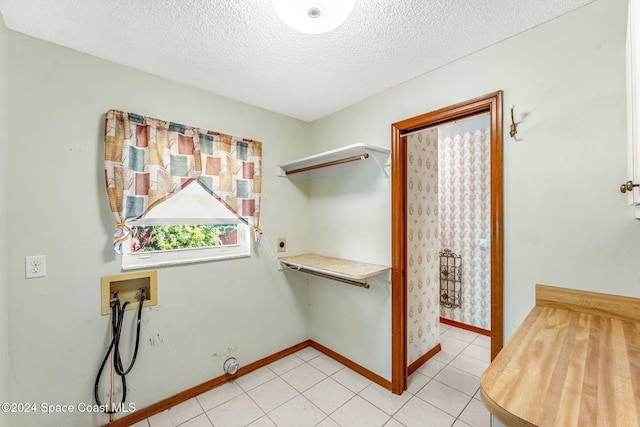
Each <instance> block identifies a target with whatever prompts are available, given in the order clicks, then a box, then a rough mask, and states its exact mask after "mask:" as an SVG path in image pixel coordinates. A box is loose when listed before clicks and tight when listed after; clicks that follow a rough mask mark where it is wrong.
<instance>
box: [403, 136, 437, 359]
mask: <svg viewBox="0 0 640 427" xmlns="http://www.w3.org/2000/svg"><path fill="white" fill-rule="evenodd" d="M407 186H408V188H407V210H408V212H407V233H408V236H407V259H408V261H407V262H408V265H407V286H408V294H407V310H408V313H407V315H408V317H407V340H408V343H407V344H408V354H407V359H408V360H407V362H408V364H409V365H411V363H413V362H415V361H416V360H417V359H419V358H420V357H421V356H423V355H424V354H425V353H427V352H428V351H429V350H431V349H432V348H433V347H435V346H436V345H437V344H438V343H439V342H440V308H439V306H440V302H439V298H440V293H439V284H438V268H439V260H438V251H439V250H440V240H439V238H438V233H439V226H438V131H437V129H429V130H426V131H424V132H420V133H417V134H412V135H409V136H408V137H407Z"/></svg>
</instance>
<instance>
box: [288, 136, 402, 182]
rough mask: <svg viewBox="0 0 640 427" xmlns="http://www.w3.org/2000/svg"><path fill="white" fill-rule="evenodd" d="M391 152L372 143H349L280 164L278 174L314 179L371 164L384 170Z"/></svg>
mask: <svg viewBox="0 0 640 427" xmlns="http://www.w3.org/2000/svg"><path fill="white" fill-rule="evenodd" d="M389 153H390V151H389V150H387V149H385V148H380V147H375V146H372V145H366V144H353V145H348V146H346V147H342V148H338V149H336V150H331V151H326V152H324V153H320V154H316V155H313V156H309V157H304V158H302V159H298V160H293V161H291V162H288V163H284V164H281V165H279V166H278V176H284V177H289V178H300V179H314V178H319V177H322V176H327V175H333V174H337V173H343V172H347V171H350V170H354V169H359V168H361V167H363V166H366V167H369V166H371V165H377V166H379V167H380V168H381V169H382V170H383V171H384V169H383V167H384V164H385V162H386V161H387V157H389ZM385 173H386V172H385Z"/></svg>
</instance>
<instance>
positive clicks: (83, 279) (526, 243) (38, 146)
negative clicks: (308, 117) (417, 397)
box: [0, 0, 640, 427]
mask: <svg viewBox="0 0 640 427" xmlns="http://www.w3.org/2000/svg"><path fill="white" fill-rule="evenodd" d="M625 16H626V2H625V1H618V0H598V1H596V2H595V3H592V4H590V5H589V6H586V7H584V8H582V9H580V10H578V11H575V12H573V13H570V14H567V15H565V16H563V17H560V18H558V19H556V20H554V21H552V22H549V23H547V24H544V25H541V26H539V27H537V28H535V29H533V30H531V31H528V32H526V33H523V34H521V35H518V36H516V37H513V38H511V39H509V40H506V41H504V42H502V43H498V44H496V45H494V46H492V47H490V48H487V49H485V50H483V51H481V52H478V53H475V54H473V55H470V56H468V57H466V58H463V59H461V60H459V61H456V62H454V63H452V64H449V65H447V66H444V67H442V68H440V69H438V70H435V71H433V72H430V73H428V74H425V75H423V76H420V77H419V78H416V79H414V80H412V81H410V82H407V83H405V84H402V85H399V86H397V87H394V88H392V89H390V90H387V91H385V92H382V93H380V94H378V95H376V96H373V97H371V98H369V99H367V100H364V101H362V102H360V103H358V104H356V105H354V106H352V107H349V108H346V109H344V110H342V111H340V112H338V113H335V114H333V115H331V116H329V117H326V118H324V119H322V120H318V121H316V122H313V123H311V124H305V123H302V122H299V121H296V120H293V119H290V118H286V117H283V116H280V115H277V114H273V113H270V112H266V111H264V110H260V109H257V108H254V107H251V106H247V105H245V104H241V103H237V102H234V101H231V100H228V99H225V98H222V97H218V96H214V95H211V94H207V93H205V92H203V91H199V90H196V89H193V88H189V87H187V86H183V85H179V84H175V83H172V82H169V81H166V80H164V79H161V78H158V77H154V76H151V75H149V74H145V73H142V72H139V71H135V70H132V69H129V68H126V67H122V66H119V65H116V64H113V63H110V62H107V61H103V60H100V59H97V58H94V57H91V56H88V55H85V54H82V53H78V52H75V51H72V50H68V49H65V48H62V47H59V46H55V45H52V44H49V43H45V42H42V41H39V40H36V39H33V38H30V37H26V36H24V35H21V34H18V33H13V32H8V55H9V57H8V65H7V61H6V56H5V54H3V53H2V52H3V50H2V48H1V46H4V51H5V52H6V45H7V31H6V30H4V29H0V91H6V89H7V75H8V85H9V97H8V110H9V111H8V123H9V125H8V126H6V123H7V117H6V114H7V113H6V111H7V104H5V105H4V106H3V105H2V104H0V125H2V124H5V126H0V129H8V133H7V132H6V131H3V132H5V133H4V134H3V133H0V153H3V154H2V155H0V162H1V163H0V170H2V171H3V173H5V174H7V176H10V182H11V186H8V185H7V180H6V179H3V180H0V197H1V198H2V200H5V201H7V200H8V202H9V203H4V205H5V206H6V205H8V206H9V208H8V209H9V211H8V218H7V219H6V220H4V221H3V220H2V217H1V215H2V213H0V224H2V225H0V227H2V229H0V233H3V234H4V235H6V236H7V237H8V242H9V248H10V249H9V251H8V256H5V257H1V256H0V260H6V261H0V280H5V279H6V278H8V297H9V298H10V300H11V301H12V304H11V306H10V308H9V310H8V311H9V329H10V330H11V339H10V349H11V359H10V361H9V363H5V362H6V361H5V359H6V355H3V353H2V352H0V367H2V368H0V369H3V370H2V371H0V374H5V373H6V372H7V371H8V366H11V367H12V374H11V377H10V379H11V383H10V391H11V393H10V395H9V398H10V400H13V401H35V402H49V403H60V404H77V403H79V402H87V403H90V402H91V401H92V396H93V393H92V387H93V380H94V376H95V373H96V370H97V367H98V364H99V362H100V360H101V358H102V354H103V352H104V350H105V346H106V342H107V339H108V324H109V320H108V318H107V317H102V316H100V314H99V306H100V302H99V293H98V287H99V280H100V277H101V276H104V275H113V274H117V273H118V272H119V262H118V260H117V259H116V258H115V256H114V254H113V252H112V250H111V245H110V242H109V236H110V235H111V233H112V232H113V225H114V224H113V220H112V217H111V215H110V213H109V208H108V205H107V201H106V195H105V192H104V188H103V185H104V183H103V177H102V133H103V121H104V113H105V112H106V111H107V110H108V109H109V108H118V109H121V110H125V111H132V112H136V113H139V114H144V115H150V116H154V117H158V118H163V119H169V120H173V121H177V122H184V123H186V124H192V125H197V126H202V127H204V128H207V129H211V130H217V131H220V132H225V133H229V134H234V135H238V136H243V137H248V138H253V139H257V140H261V141H262V142H263V143H264V155H265V156H264V171H265V173H264V185H263V189H264V192H263V194H264V196H263V203H262V208H263V209H262V211H263V214H262V225H263V228H264V230H265V232H266V238H267V243H270V244H271V246H272V247H275V240H276V238H278V237H286V238H287V247H288V251H287V253H286V254H298V253H303V252H307V251H313V252H316V253H320V254H325V255H331V256H338V257H343V258H348V259H355V260H361V261H368V262H373V263H378V264H387V265H390V263H391V234H392V230H391V229H390V218H391V214H390V181H389V179H387V178H386V177H385V176H384V174H382V173H381V172H380V171H379V170H376V169H372V170H371V171H369V172H364V173H362V174H360V175H348V174H347V175H341V176H336V177H330V178H326V179H321V180H316V181H311V182H309V183H307V182H300V181H294V180H288V179H284V178H277V177H276V174H275V170H276V165H277V163H279V162H281V161H285V160H292V159H295V158H299V157H303V156H306V155H309V154H313V153H317V152H320V151H324V150H327V149H333V148H336V147H339V146H342V145H347V144H351V143H355V142H364V143H367V144H373V145H378V146H382V147H389V146H390V124H391V123H393V122H396V121H399V120H402V119H406V118H409V117H413V116H416V115H418V114H422V113H425V112H428V111H432V110H434V109H437V108H441V107H444V106H447V105H451V104H454V103H457V102H460V101H464V100H467V99H471V98H474V97H477V96H480V95H484V94H487V93H489V92H493V91H495V90H500V89H502V90H504V100H505V111H507V110H506V108H507V106H508V105H509V104H511V103H514V104H516V105H517V108H516V117H517V119H518V120H521V121H522V124H521V125H520V127H519V140H518V141H514V140H511V139H510V138H509V137H508V132H507V131H508V123H506V120H505V135H506V138H505V144H504V154H505V158H504V167H505V170H504V184H505V210H504V214H505V230H504V240H505V311H504V313H505V333H506V336H507V337H508V336H510V335H511V334H512V333H513V331H514V330H515V328H516V327H517V326H518V324H519V323H520V322H521V321H522V319H523V318H524V316H525V315H526V313H528V311H529V310H530V308H531V307H532V306H533V302H534V284H535V283H545V284H550V285H558V286H567V287H573V288H579V289H586V290H594V291H600V292H609V293H617V294H623V295H631V296H639V295H640V292H639V291H638V290H637V288H636V284H637V283H639V282H640V272H638V271H637V269H636V268H635V267H636V265H635V261H636V260H637V259H638V256H639V255H640V247H639V246H638V245H637V244H636V242H637V241H638V239H639V238H640V224H639V223H638V222H637V221H636V220H635V219H633V218H632V212H631V209H629V208H627V207H626V206H625V198H624V196H622V195H620V194H619V193H618V192H617V188H618V186H619V184H620V183H621V182H623V181H624V180H625V179H626V173H625V167H626V158H625V156H626V148H625V88H624V80H625V79H624V32H625V21H626V18H625ZM425 54H428V48H427V47H425ZM2 58H5V59H4V60H3V59H2ZM7 68H8V70H7ZM0 99H6V97H0ZM507 116H508V115H505V119H506V118H507ZM9 141H10V143H9ZM309 141H310V142H311V146H310V145H309V144H308V142H309ZM7 145H8V157H7V156H6V155H5V154H7V153H6V151H7ZM8 158H11V162H9V161H8ZM308 196H311V197H308ZM307 242H309V243H307ZM0 250H6V248H4V247H3V248H2V249H0ZM38 254H45V255H47V270H48V274H47V277H45V278H41V279H30V280H25V279H24V271H23V270H24V257H25V256H26V255H38ZM3 262H4V263H5V264H3ZM309 283H310V284H309ZM3 292H4V293H5V294H6V293H7V291H6V290H4V288H3V286H2V285H0V302H1V301H4V300H6V299H5V298H3V297H4V296H6V295H3ZM158 293H159V304H158V306H157V307H156V308H153V309H149V310H146V311H145V313H144V316H145V320H144V321H143V346H142V348H141V350H140V355H139V361H138V364H139V365H137V366H136V368H134V371H133V372H132V374H131V376H130V377H129V379H128V381H129V385H130V388H131V389H130V391H129V401H131V402H135V403H136V404H137V405H138V406H139V407H144V406H147V405H149V404H151V403H154V402H157V401H158V400H161V399H163V398H165V397H167V396H170V395H172V394H175V393H177V392H180V391H182V390H184V389H187V388H189V387H192V386H194V385H196V384H199V383H202V382H203V381H206V380H207V379H210V378H214V377H216V376H218V375H220V374H221V373H222V362H223V360H224V358H225V357H226V356H227V355H228V354H235V353H237V355H238V357H239V359H240V362H241V364H247V363H250V362H252V361H254V360H257V359H259V358H261V357H264V356H266V355H269V354H272V353H274V352H276V351H279V350H281V349H283V348H285V347H287V346H290V345H293V344H296V343H298V342H300V341H302V340H304V339H306V338H311V339H314V340H316V341H318V342H319V343H321V344H323V345H325V346H327V347H329V348H331V349H333V350H335V351H337V352H338V353H340V354H342V355H344V356H347V357H349V358H350V359H352V360H353V361H355V362H356V363H359V364H361V365H363V366H365V367H366V368H368V369H370V370H372V371H374V372H376V373H378V374H380V375H382V376H384V377H386V378H390V342H391V318H390V292H389V283H388V282H386V283H385V282H384V281H382V280H381V281H380V282H376V283H373V286H372V288H371V289H369V290H364V289H360V288H356V287H350V286H348V285H343V284H340V283H337V282H336V283H334V282H329V281H324V280H322V279H317V278H312V279H311V280H309V279H308V278H307V277H306V276H303V275H300V274H297V273H292V272H280V271H277V270H276V268H275V261H274V260H273V258H272V256H271V255H270V254H268V252H267V251H266V250H264V248H259V249H257V250H256V251H255V254H254V256H253V257H252V258H251V259H246V260H234V261H222V262H216V263H205V264H199V265H191V266H183V267H172V268H163V269H160V270H159V285H158ZM1 309H2V307H0V310H1ZM2 312H6V310H3V311H2ZM129 319H130V317H129ZM7 334H8V333H7V328H6V327H3V323H2V319H1V318H0V342H3V341H4V340H5V339H3V337H6V336H7ZM265 337H268V338H266V339H265ZM43 355H46V357H43ZM3 384H4V382H3ZM2 387H3V386H2V385H0V397H2V393H5V395H6V393H7V392H8V390H7V388H6V387H7V386H6V385H4V387H5V388H4V389H3V388H2ZM0 422H1V419H0ZM104 422H106V417H104V416H95V415H88V416H87V415H82V414H77V413H76V414H73V415H71V416H69V415H67V416H65V415H56V416H53V417H52V416H48V417H47V416H43V415H35V416H30V417H16V418H14V419H12V420H11V422H10V425H11V426H18V427H20V426H36V427H37V426H48V425H54V424H55V425H68V426H91V425H100V424H102V423H104ZM0 425H1V424H0Z"/></svg>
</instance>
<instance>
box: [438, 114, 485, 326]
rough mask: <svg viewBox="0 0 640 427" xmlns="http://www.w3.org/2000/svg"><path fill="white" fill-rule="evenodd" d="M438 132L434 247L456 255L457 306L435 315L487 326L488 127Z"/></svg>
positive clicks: (443, 308) (442, 308)
mask: <svg viewBox="0 0 640 427" xmlns="http://www.w3.org/2000/svg"><path fill="white" fill-rule="evenodd" d="M443 133H444V132H442V131H441V133H440V135H439V140H438V163H439V183H440V187H439V208H440V245H441V247H442V249H450V250H452V251H453V252H455V253H457V254H458V255H461V256H462V301H461V307H460V308H445V307H441V316H442V317H444V318H447V319H451V320H455V321H457V322H461V323H464V324H467V325H472V326H476V327H478V328H482V329H491V250H490V244H491V217H490V214H491V193H490V188H491V173H490V164H491V163H490V162H491V158H490V147H491V143H490V136H491V135H490V130H489V127H488V118H487V124H486V127H484V124H483V126H482V127H476V128H475V130H469V129H465V130H464V131H457V132H447V133H448V134H443Z"/></svg>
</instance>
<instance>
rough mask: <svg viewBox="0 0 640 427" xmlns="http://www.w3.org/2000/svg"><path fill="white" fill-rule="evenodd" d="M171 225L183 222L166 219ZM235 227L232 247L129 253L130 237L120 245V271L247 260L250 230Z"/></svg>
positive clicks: (239, 224) (249, 246)
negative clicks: (236, 233) (234, 238)
mask: <svg viewBox="0 0 640 427" xmlns="http://www.w3.org/2000/svg"><path fill="white" fill-rule="evenodd" d="M172 223H173V224H176V223H177V224H180V223H183V221H182V219H178V218H176V220H175V222H172V221H171V220H170V219H168V220H167V221H166V223H165V225H172ZM130 225H132V226H133V225H144V224H130ZM156 225H157V224H156ZM236 225H237V226H238V243H236V244H233V245H224V246H209V247H205V248H185V249H170V250H166V251H145V252H140V251H139V252H135V253H131V237H129V238H128V239H127V240H126V241H125V242H124V243H123V245H122V249H123V252H122V270H135V269H141V268H150V267H162V266H171V265H182V264H191V263H201V262H210V261H218V260H225V259H235V258H248V257H250V256H251V229H250V227H249V226H248V225H246V224H242V223H238V224H236Z"/></svg>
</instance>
